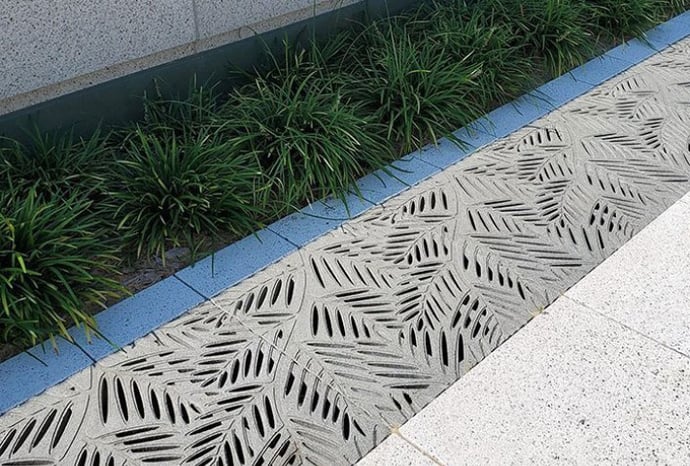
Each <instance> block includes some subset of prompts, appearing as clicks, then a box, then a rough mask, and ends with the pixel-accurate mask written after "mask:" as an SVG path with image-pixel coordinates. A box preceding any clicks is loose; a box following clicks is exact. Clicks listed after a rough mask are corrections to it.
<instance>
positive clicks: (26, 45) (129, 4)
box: [0, 0, 357, 115]
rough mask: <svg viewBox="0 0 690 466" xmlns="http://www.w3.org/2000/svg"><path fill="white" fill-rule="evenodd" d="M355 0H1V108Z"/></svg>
mask: <svg viewBox="0 0 690 466" xmlns="http://www.w3.org/2000/svg"><path fill="white" fill-rule="evenodd" d="M356 1H357V0H326V1H323V0H0V115H2V114H6V113H9V112H12V111H14V110H17V109H20V108H23V107H26V106H29V105H32V104H35V103H39V102H42V101H45V100H48V99H51V98H54V97H58V96H60V95H64V94H67V93H69V92H73V91H76V90H79V89H83V88H85V87H88V86H90V85H94V84H98V83H101V82H104V81H107V80H109V79H113V78H117V77H120V76H124V75H127V74H129V73H132V72H135V71H139V70H142V69H146V68H149V67H152V66H156V65H159V64H161V63H165V62H168V61H171V60H173V59H176V58H180V57H183V56H187V55H191V54H193V53H196V52H200V51H203V50H207V49H210V48H213V47H216V46H220V45H223V44H227V43H230V42H233V41H236V40H239V39H242V38H245V37H247V36H249V35H252V34H254V33H256V32H263V31H267V30H270V29H275V28H278V27H281V26H284V25H287V24H289V23H291V22H296V21H299V20H301V19H304V18H307V17H309V16H310V15H313V14H318V13H322V12H325V11H328V10H332V9H334V8H338V7H340V6H345V5H349V4H352V3H355V2H356Z"/></svg>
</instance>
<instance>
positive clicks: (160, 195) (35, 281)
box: [0, 0, 687, 356]
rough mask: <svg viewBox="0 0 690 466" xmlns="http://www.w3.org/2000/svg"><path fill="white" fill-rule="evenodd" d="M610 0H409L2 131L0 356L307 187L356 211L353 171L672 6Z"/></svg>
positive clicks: (49, 334)
mask: <svg viewBox="0 0 690 466" xmlns="http://www.w3.org/2000/svg"><path fill="white" fill-rule="evenodd" d="M624 3H625V5H623V7H622V6H621V2H616V1H607V0H592V1H582V0H545V1H543V0H522V1H519V0H479V1H476V2H467V3H465V2H459V1H446V2H438V3H431V4H424V5H423V6H421V7H420V8H419V9H417V10H415V11H410V12H407V13H404V14H400V15H396V16H394V17H390V18H386V19H385V20H377V21H371V22H368V23H365V24H359V23H358V24H353V25H352V26H351V27H350V28H348V29H346V30H343V31H341V32H339V33H338V34H335V35H333V36H332V37H331V38H330V39H329V40H327V41H325V42H323V41H313V42H311V43H310V44H309V46H307V47H302V46H297V45H294V44H287V43H286V44H285V46H284V48H283V52H282V53H278V54H266V56H265V57H264V58H265V59H264V60H263V63H262V64H260V65H259V66H257V67H256V68H255V69H253V70H251V71H250V72H243V73H242V76H241V79H239V81H240V82H244V84H242V85H239V86H237V88H236V89H235V90H234V91H232V92H230V93H229V94H228V93H218V92H216V89H217V88H218V86H217V85H216V83H203V84H202V83H198V82H193V83H191V85H190V88H189V89H188V90H187V92H184V93H179V97H177V98H171V97H170V95H171V93H170V91H169V90H166V89H165V87H164V86H162V88H161V90H160V92H159V93H157V94H155V95H149V96H147V99H146V101H145V104H144V105H145V115H146V116H145V118H144V119H143V120H142V121H138V122H132V123H131V125H128V126H127V127H125V128H109V129H108V130H107V131H106V130H103V131H100V132H97V133H96V134H94V135H93V136H92V137H89V138H76V137H72V136H70V135H65V134H60V135H52V134H43V133H41V132H40V131H38V130H36V131H35V132H34V136H33V137H32V138H31V142H29V143H20V142H18V141H14V140H9V139H8V140H5V141H4V142H3V145H2V149H0V150H1V152H0V155H1V157H2V165H1V166H0V177H1V178H0V182H1V183H2V191H1V192H0V203H2V210H1V212H0V217H1V218H0V220H2V222H1V223H0V228H2V230H3V231H2V237H1V238H2V239H1V241H2V247H1V248H0V261H1V262H0V263H1V264H2V265H1V266H0V267H1V269H0V303H1V305H2V312H1V313H0V343H1V344H3V345H5V347H4V349H3V350H2V351H1V352H0V356H2V355H3V354H5V355H8V354H11V353H12V352H13V351H11V350H22V349H25V348H27V347H29V346H31V345H34V344H36V343H38V342H41V341H43V340H45V339H46V338H47V339H50V341H51V342H52V343H53V344H56V341H57V340H56V337H58V336H60V337H63V338H66V339H68V340H72V339H73V338H74V332H71V331H70V329H69V328H68V327H70V326H72V325H76V326H77V327H80V328H81V329H83V330H85V331H87V333H94V332H95V331H97V329H96V321H95V319H94V317H93V311H94V310H97V309H99V308H101V307H102V306H104V305H106V304H109V303H112V302H113V301H115V300H117V299H119V298H121V297H122V296H124V295H126V294H127V292H128V291H137V290H138V289H139V288H140V287H141V285H142V284H143V285H147V284H149V283H151V282H154V281H155V280H157V279H158V278H159V277H161V278H162V277H164V276H166V275H167V274H170V273H172V272H174V271H176V270H178V269H180V268H182V267H183V266H185V265H187V264H189V263H190V262H193V261H195V260H196V259H198V258H200V257H201V256H203V255H205V254H207V253H209V252H211V251H213V250H214V248H215V247H216V246H218V244H222V243H224V242H228V241H231V240H233V239H236V238H240V237H243V236H245V235H247V234H250V233H251V232H253V231H256V230H258V229H260V228H261V227H262V226H264V225H265V224H266V223H268V222H270V221H272V220H275V219H278V218H281V217H283V216H285V215H286V214H288V213H290V212H292V211H294V210H295V209H296V208H299V207H302V206H304V205H305V204H306V203H309V202H312V201H315V200H317V199H320V198H323V197H324V196H330V197H331V198H334V199H340V200H348V201H349V202H348V203H347V206H348V207H349V208H351V209H353V210H356V209H357V206H358V204H357V196H366V193H365V192H364V190H363V189H362V190H360V189H359V187H360V186H362V184H361V183H358V182H357V180H358V179H359V178H360V177H361V176H363V175H366V174H367V173H370V172H372V171H374V170H383V171H382V172H380V175H381V176H384V177H389V178H390V179H391V180H397V181H399V182H404V180H405V173H406V172H405V171H404V170H396V169H391V168H389V167H390V165H389V164H390V163H391V162H393V161H394V160H396V159H397V158H399V157H400V156H401V155H403V154H406V153H408V152H411V151H414V150H416V149H420V148H422V147H424V146H425V145H426V144H429V143H430V144H438V143H439V142H441V138H443V137H449V138H450V139H451V140H452V141H453V142H454V143H456V144H458V145H459V146H461V147H462V146H463V144H465V143H468V142H471V141H469V139H471V138H472V137H474V136H473V135H472V134H471V133H467V135H466V136H467V137H466V138H465V137H463V136H458V135H453V134H452V133H451V131H453V130H454V129H456V128H458V127H462V126H465V125H467V124H469V123H470V122H473V121H475V120H476V119H477V118H479V117H480V116H482V115H483V114H485V113H486V112H488V111H489V110H491V109H492V108H494V107H497V106H498V105H500V104H501V103H504V102H506V101H509V100H512V99H514V98H515V97H517V96H519V95H522V94H523V93H524V92H525V91H527V90H529V89H532V88H534V87H535V86H536V85H538V84H539V83H540V82H542V81H545V80H547V79H549V78H552V77H556V76H559V75H561V74H563V73H564V72H566V71H567V70H569V69H571V68H573V67H574V66H577V65H579V64H581V63H583V62H584V61H586V60H587V59H589V58H590V57H592V56H593V55H595V54H596V53H598V52H600V51H601V50H602V49H604V48H607V47H609V46H610V45H611V44H614V43H615V42H617V41H620V40H622V39H624V38H629V37H631V36H635V35H641V34H642V33H643V31H645V30H646V29H648V28H649V27H650V26H652V25H654V24H656V23H658V22H661V21H662V20H664V19H666V18H668V17H669V16H671V15H673V14H675V13H678V12H680V11H684V10H685V8H686V7H687V5H686V4H685V3H684V2H682V1H678V0H667V1H666V0H663V1H662V0H634V1H630V2H624ZM233 79H235V80H238V76H237V74H235V75H234V76H233ZM488 121H489V125H490V124H491V122H490V121H491V115H489V119H488ZM499 123H500V122H499ZM493 128H494V130H500V126H495V127H493ZM444 143H445V142H444ZM432 152H433V151H432ZM429 161H430V162H431V163H432V164H433V163H434V161H433V160H429ZM403 168H404V164H403ZM351 194H354V196H352V195H351ZM348 214H349V212H347V211H346V212H341V215H342V216H344V217H347V216H348ZM276 228H278V230H279V229H280V225H279V226H278V227H274V230H275V229H276ZM278 233H280V235H282V236H284V237H287V238H288V239H291V238H290V234H289V233H286V232H285V231H283V232H282V233H281V232H280V231H278ZM295 241H297V240H295ZM293 242H294V241H293ZM122 272H125V275H124V277H125V278H123V276H122V275H121V273H122ZM137 283H138V284H139V285H138V286H137V285H135V284H137ZM128 288H129V290H128ZM8 347H11V348H9V349H8ZM10 349H11V350H10Z"/></svg>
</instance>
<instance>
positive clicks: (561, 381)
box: [369, 297, 690, 465]
mask: <svg viewBox="0 0 690 466" xmlns="http://www.w3.org/2000/svg"><path fill="white" fill-rule="evenodd" d="M688 304H690V301H689V302H688ZM688 383H690V359H688V358H687V357H684V356H681V355H679V354H678V353H676V352H674V351H671V350H669V349H667V348H665V347H663V346H661V345H659V344H657V343H656V342H654V341H652V340H650V339H649V338H647V337H645V336H642V335H639V334H638V333H636V332H634V331H631V330H630V329H627V328H625V327H624V326H622V325H621V324H619V323H617V322H614V321H611V320H610V319H608V318H606V317H604V316H602V315H600V314H599V313H597V312H595V311H592V310H590V309H587V308H585V307H584V306H581V305H579V304H577V303H575V302H574V301H571V300H569V299H568V298H565V297H564V298H560V299H559V300H558V301H556V302H555V303H554V304H553V305H551V306H550V307H549V308H547V310H546V312H545V313H544V314H542V315H540V316H539V317H537V318H535V319H534V320H533V321H532V322H531V323H530V324H528V325H527V326H526V327H525V328H524V329H523V330H521V331H520V332H518V333H517V334H516V335H515V336H514V337H513V338H511V339H510V340H509V341H508V342H506V343H505V344H504V345H503V346H501V347H500V348H499V349H498V350H496V351H494V352H493V353H492V354H491V355H490V356H488V357H487V358H486V359H485V360H484V361H483V362H482V363H481V364H479V365H478V366H477V367H476V368H475V369H473V370H472V371H471V372H470V373H469V374H467V375H466V376H465V377H464V378H463V379H461V380H460V381H459V382H457V383H456V384H455V385H453V386H452V387H451V388H450V389H448V390H447V391H446V392H445V393H443V394H442V395H441V396H440V397H438V398H437V399H436V400H434V401H433V402H432V403H431V404H430V405H429V406H428V407H426V408H425V409H424V410H423V411H422V412H421V413H420V414H418V415H417V416H415V417H414V418H413V419H412V420H411V421H409V422H408V423H407V424H405V426H403V428H402V429H401V432H402V434H403V435H404V436H405V437H406V438H409V439H410V441H411V442H413V443H414V444H416V445H418V446H419V447H420V448H421V449H422V450H424V451H426V452H428V453H430V454H432V455H434V456H436V457H437V458H439V459H440V461H441V462H442V463H443V464H447V465H474V464H496V465H503V464H583V465H589V464H678V465H680V464H688V462H690V437H689V436H688V432H690V391H688V389H687V387H688ZM377 454H378V453H377ZM369 464H381V465H383V464H386V463H385V462H379V463H369Z"/></svg>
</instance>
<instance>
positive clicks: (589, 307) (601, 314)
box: [563, 294, 690, 359]
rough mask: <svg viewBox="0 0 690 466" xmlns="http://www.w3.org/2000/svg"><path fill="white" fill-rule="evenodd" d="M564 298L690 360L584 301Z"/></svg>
mask: <svg viewBox="0 0 690 466" xmlns="http://www.w3.org/2000/svg"><path fill="white" fill-rule="evenodd" d="M563 298H564V299H567V300H569V301H572V302H573V303H575V304H578V305H580V306H582V307H584V308H585V309H587V310H589V311H591V312H593V313H595V314H597V315H599V316H601V317H603V318H605V319H606V320H610V321H611V322H614V323H616V324H618V325H620V326H621V327H624V328H625V329H627V330H630V331H631V332H634V333H636V334H637V335H639V336H641V337H642V338H645V339H647V340H649V341H651V342H653V343H654V344H656V345H659V346H661V347H663V348H664V349H667V350H669V351H673V352H674V353H676V354H677V355H679V356H682V357H684V358H688V359H690V355H688V354H686V353H684V352H682V351H680V350H678V349H676V348H673V347H672V346H669V345H667V344H666V343H664V342H663V341H660V340H659V339H657V338H654V337H652V336H650V335H647V334H646V333H644V332H641V331H639V330H638V329H636V328H634V327H631V326H630V325H628V324H626V323H625V322H621V321H620V320H618V319H614V318H613V317H611V316H610V315H608V314H606V313H603V312H601V311H599V310H597V309H596V308H594V307H592V306H590V305H588V304H587V303H585V302H582V301H580V300H578V299H575V298H573V297H571V296H568V295H567V294H566V295H563Z"/></svg>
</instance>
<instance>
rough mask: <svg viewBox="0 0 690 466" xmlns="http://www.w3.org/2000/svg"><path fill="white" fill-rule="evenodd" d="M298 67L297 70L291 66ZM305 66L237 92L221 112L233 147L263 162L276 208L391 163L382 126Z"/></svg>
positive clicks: (342, 188) (332, 190)
mask: <svg viewBox="0 0 690 466" xmlns="http://www.w3.org/2000/svg"><path fill="white" fill-rule="evenodd" d="M290 66H293V65H290ZM309 66H311V65H308V64H304V63H303V64H302V65H300V66H296V67H293V68H292V69H291V70H283V71H280V72H279V74H278V73H276V74H272V75H269V76H268V77H258V78H257V79H256V80H255V82H254V83H253V84H250V85H247V86H244V87H242V88H241V89H239V90H237V91H236V92H234V93H233V94H232V95H231V96H230V98H229V100H228V102H227V103H226V105H225V107H224V111H223V112H222V118H223V119H224V121H225V124H224V130H225V131H226V134H227V135H228V140H229V141H230V142H231V144H232V145H233V149H234V150H235V151H237V152H238V153H245V154H251V155H253V156H254V157H256V159H257V160H258V161H259V162H260V164H261V167H262V171H263V173H264V174H265V175H266V177H267V181H268V183H269V185H270V188H271V195H272V198H273V199H274V200H275V201H276V203H277V204H276V206H274V207H275V208H277V209H278V210H281V209H283V208H284V207H287V206H295V205H299V203H301V202H304V201H305V200H306V201H313V200H316V199H319V198H321V197H323V196H326V195H333V196H336V197H339V198H343V199H344V197H345V194H346V193H347V191H348V189H350V187H351V185H352V183H353V182H354V181H356V179H357V178H358V177H359V176H362V175H364V174H366V173H367V172H369V171H370V170H372V169H377V168H380V167H383V166H384V165H385V164H386V163H387V162H388V161H390V160H391V158H392V157H391V149H390V146H389V144H388V142H387V141H386V140H385V139H384V138H383V137H382V136H381V131H380V129H379V127H378V125H377V124H376V123H375V122H373V121H372V120H371V119H370V117H368V116H367V115H366V112H364V111H363V110H362V109H361V106H360V105H358V104H354V103H351V102H350V101H349V100H348V99H347V98H345V97H344V96H343V95H342V90H341V89H340V88H339V85H338V84H337V83H335V82H333V81H331V79H330V78H329V77H327V76H324V75H322V74H320V72H317V71H315V70H314V71H311V72H309V71H307V72H306V73H305V67H307V68H308V67H309Z"/></svg>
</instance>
